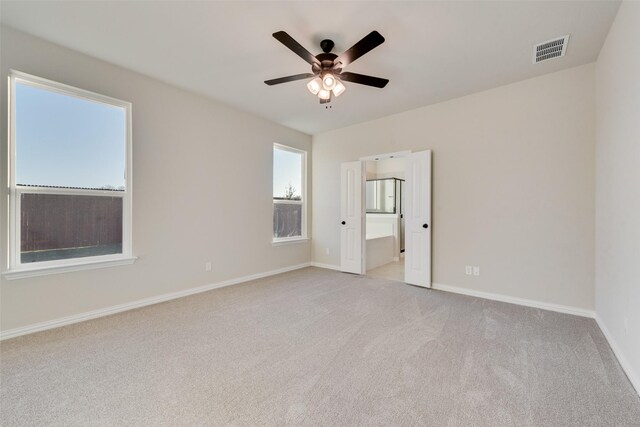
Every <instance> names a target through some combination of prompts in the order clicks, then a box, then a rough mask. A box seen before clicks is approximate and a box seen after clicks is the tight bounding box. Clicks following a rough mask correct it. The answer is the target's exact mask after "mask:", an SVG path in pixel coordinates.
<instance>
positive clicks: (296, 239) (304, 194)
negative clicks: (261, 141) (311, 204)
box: [271, 143, 308, 245]
mask: <svg viewBox="0 0 640 427" xmlns="http://www.w3.org/2000/svg"><path fill="white" fill-rule="evenodd" d="M274 148H277V149H278V150H283V151H289V152H291V153H295V154H301V155H302V175H301V176H302V188H301V189H300V199H301V200H300V201H297V200H278V201H275V200H273V190H272V194H271V201H272V203H271V221H272V224H273V215H274V213H275V209H274V208H275V205H276V203H279V204H294V205H297V204H299V205H302V221H301V222H302V225H301V227H302V230H301V231H302V235H301V236H295V237H273V226H272V227H271V239H272V240H271V242H272V243H273V244H274V245H278V244H283V243H296V242H303V241H306V240H308V238H307V152H306V151H305V150H300V149H298V148H293V147H289V146H288V145H282V144H278V143H274V144H273V148H272V151H271V152H272V153H273V149H274ZM271 169H272V170H273V156H272V157H271ZM271 187H272V189H273V175H272V176H271Z"/></svg>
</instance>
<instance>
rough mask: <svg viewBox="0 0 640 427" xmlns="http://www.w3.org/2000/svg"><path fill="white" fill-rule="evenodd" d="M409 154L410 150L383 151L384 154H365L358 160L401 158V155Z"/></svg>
mask: <svg viewBox="0 0 640 427" xmlns="http://www.w3.org/2000/svg"><path fill="white" fill-rule="evenodd" d="M409 154H411V150H405V151H396V152H394V153H385V154H378V155H376V156H365V157H360V159H359V160H362V161H365V162H367V161H373V162H375V161H377V160H386V159H397V158H401V157H407V156H408V155H409Z"/></svg>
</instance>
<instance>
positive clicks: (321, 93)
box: [318, 89, 331, 99]
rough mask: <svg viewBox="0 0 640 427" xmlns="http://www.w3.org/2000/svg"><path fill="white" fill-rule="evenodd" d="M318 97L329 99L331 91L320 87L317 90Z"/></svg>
mask: <svg viewBox="0 0 640 427" xmlns="http://www.w3.org/2000/svg"><path fill="white" fill-rule="evenodd" d="M318 98H320V99H330V98H331V91H329V90H326V89H320V90H319V91H318Z"/></svg>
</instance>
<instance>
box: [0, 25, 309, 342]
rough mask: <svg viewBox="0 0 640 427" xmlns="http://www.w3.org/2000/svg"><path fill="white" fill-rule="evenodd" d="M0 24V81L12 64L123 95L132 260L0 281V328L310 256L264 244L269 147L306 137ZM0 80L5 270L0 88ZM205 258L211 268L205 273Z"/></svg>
mask: <svg viewBox="0 0 640 427" xmlns="http://www.w3.org/2000/svg"><path fill="white" fill-rule="evenodd" d="M1 31H2V32H1V39H2V40H1V43H2V44H1V46H0V47H1V55H2V56H1V63H2V70H1V71H2V80H1V81H2V82H6V81H7V73H8V71H9V69H11V68H13V69H16V70H20V71H24V72H26V73H30V74H34V75H36V76H40V77H44V78H48V79H51V80H55V81H58V82H62V83H66V84H69V85H72V86H77V87H80V88H82V89H87V90H90V91H94V92H98V93H101V94H104V95H108V96H112V97H115V98H119V99H123V100H126V101H131V102H132V103H133V249H134V255H137V256H138V257H139V260H138V261H137V262H136V263H135V264H134V265H131V266H122V267H113V268H106V269H101V270H91V271H82V272H75V273H67V274H57V275H50V276H46V277H34V278H28V279H20V280H11V281H7V280H5V279H4V278H2V279H1V280H2V281H1V284H0V300H1V306H0V311H1V312H2V315H1V318H0V325H1V328H2V330H3V331H6V330H10V329H13V328H18V327H22V326H26V325H30V324H33V323H36V322H42V321H47V320H51V319H56V318H60V317H63V316H69V315H73V314H77V313H82V312H86V311H89V310H95V309H100V308H103V307H108V306H112V305H115V304H122V303H126V302H130V301H134V300H138V299H142V298H147V297H152V296H156V295H160V294H164V293H168V292H174V291H180V290H184V289H188V288H192V287H195V286H201V285H206V284H210V283H216V282H219V281H222V280H226V279H232V278H237V277H242V276H245V275H250V274H255V273H260V272H266V271H270V270H273V269H278V268H283V267H287V266H292V265H297V264H301V263H306V262H309V261H310V245H309V243H303V244H294V245H282V246H272V244H271V232H272V231H271V230H272V216H271V215H272V205H271V203H272V202H271V197H272V178H271V173H272V170H271V169H272V168H271V158H272V154H271V153H272V144H273V143H274V142H279V143H282V144H287V145H291V146H294V147H297V148H301V149H305V150H309V149H310V147H311V145H310V142H311V138H310V137H309V136H308V135H305V134H302V133H299V132H296V131H292V130H290V129H288V128H285V127H283V126H280V125H276V124H273V123H271V122H268V121H266V120H263V119H260V118H257V117H255V116H252V115H250V114H247V113H243V112H239V111H236V110H234V109H231V108H228V107H226V106H224V105H221V104H219V103H217V102H214V101H212V100H210V99H206V98H203V97H201V96H198V95H195V94H192V93H189V92H186V91H183V90H180V89H178V88H175V87H172V86H169V85H167V84H164V83H161V82H159V81H156V80H153V79H150V78H147V77H145V76H142V75H140V74H136V73H134V72H131V71H128V70H125V69H123V68H120V67H116V66H114V65H110V64H108V63H106V62H103V61H100V60H97V59H94V58H91V57H88V56H85V55H83V54H81V53H78V52H74V51H71V50H68V49H66V48H63V47H60V46H57V45H54V44H51V43H49V42H46V41H43V40H41V39H37V38H33V37H31V36H27V35H25V34H23V33H20V32H16V31H14V30H11V29H8V28H2V30H1ZM140 54H141V55H144V52H140ZM167 66H174V64H167ZM0 86H1V99H2V100H4V101H3V102H2V103H1V108H2V110H1V114H0V115H1V116H2V122H1V123H2V129H3V132H2V136H1V138H2V140H1V141H2V146H1V147H0V151H1V152H2V161H1V163H2V166H1V167H2V170H1V173H0V175H1V178H0V180H1V185H0V187H2V190H1V191H2V192H1V199H2V202H1V213H2V221H1V222H2V226H1V229H0V231H1V232H0V234H1V236H2V240H1V242H0V243H1V247H2V255H3V256H2V257H1V258H2V261H1V268H2V271H5V270H6V268H7V257H6V253H7V252H6V251H7V247H8V243H7V237H6V236H7V220H6V218H7V194H6V188H7V181H6V179H7V170H6V165H7V162H6V153H7V133H6V131H4V130H5V129H7V110H6V106H7V103H6V99H7V98H6V96H7V92H6V89H7V85H6V84H5V83H3V84H2V85H0ZM309 154H310V153H309ZM309 160H311V159H310V158H309ZM309 164H311V163H309ZM209 260H211V261H212V262H213V271H212V272H208V273H207V272H205V271H204V264H205V262H207V261H209Z"/></svg>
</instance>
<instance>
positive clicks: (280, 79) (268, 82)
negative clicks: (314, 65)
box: [264, 73, 315, 86]
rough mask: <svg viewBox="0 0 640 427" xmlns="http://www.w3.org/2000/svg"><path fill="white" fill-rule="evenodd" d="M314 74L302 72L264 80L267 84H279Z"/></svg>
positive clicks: (306, 77)
mask: <svg viewBox="0 0 640 427" xmlns="http://www.w3.org/2000/svg"><path fill="white" fill-rule="evenodd" d="M314 76H315V74H311V73H304V74H295V75H293V76H287V77H280V78H277V79H271V80H265V81H264V82H265V83H266V84H268V85H269V86H273V85H279V84H280V83H287V82H294V81H296V80H303V79H308V78H309V77H314Z"/></svg>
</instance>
